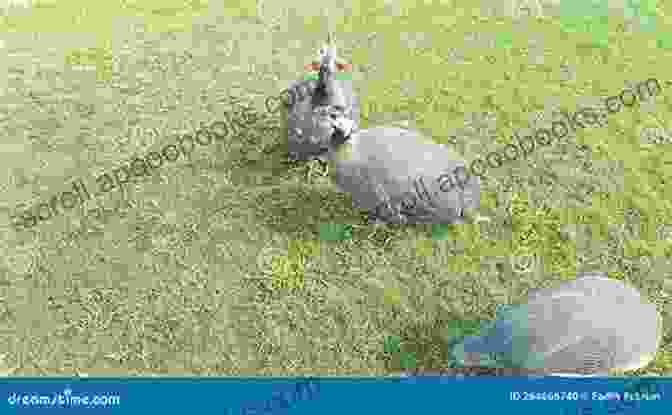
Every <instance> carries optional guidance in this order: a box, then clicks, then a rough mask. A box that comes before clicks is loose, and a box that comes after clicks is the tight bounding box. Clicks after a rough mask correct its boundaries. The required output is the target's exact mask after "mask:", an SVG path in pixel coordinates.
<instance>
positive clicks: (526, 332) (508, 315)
mask: <svg viewBox="0 0 672 415" xmlns="http://www.w3.org/2000/svg"><path fill="white" fill-rule="evenodd" d="M661 336H662V319H661V315H660V314H659V313H658V311H657V310H656V306H655V305H654V304H652V303H648V302H647V301H646V300H645V299H644V298H642V296H641V295H640V294H639V292H638V291H637V290H636V289H635V288H633V287H631V286H629V285H627V284H625V283H624V282H622V281H619V280H616V279H611V278H608V277H607V276H606V275H605V274H604V273H601V272H593V273H583V274H579V276H578V277H577V278H576V279H574V280H572V281H566V282H563V283H560V284H557V285H556V286H554V287H551V288H544V289H541V290H535V291H533V292H531V293H530V294H529V295H528V301H527V302H526V303H524V304H521V305H517V306H512V307H511V308H510V309H509V310H508V311H507V312H505V313H503V314H502V315H501V316H499V317H498V318H497V319H496V320H495V321H494V322H493V323H492V324H490V325H489V326H488V327H486V328H485V329H483V331H482V332H481V333H480V334H479V335H476V336H469V337H466V338H465V339H464V340H463V341H462V342H461V343H459V344H458V345H457V346H455V348H454V349H453V356H454V357H455V359H456V361H457V362H459V364H460V365H462V366H471V367H500V368H516V369H525V370H530V371H534V372H540V373H544V374H550V375H560V376H586V375H593V376H595V375H597V376H605V375H607V374H608V373H609V372H612V371H628V370H635V369H639V368H642V367H644V366H646V365H647V364H648V363H650V362H651V361H652V360H653V359H654V357H655V354H656V351H657V350H658V348H659V346H660V342H661Z"/></svg>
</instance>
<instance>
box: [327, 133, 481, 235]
mask: <svg viewBox="0 0 672 415" xmlns="http://www.w3.org/2000/svg"><path fill="white" fill-rule="evenodd" d="M336 124H337V125H338V122H337V123H336ZM343 124H347V120H344V121H343ZM337 129H340V130H343V128H341V127H337ZM345 129H346V130H348V129H347V127H346V128H345ZM353 130H354V129H352V128H350V129H349V131H352V132H351V133H347V132H346V133H341V134H336V135H334V142H333V145H332V149H331V151H330V152H329V160H330V167H329V171H330V174H331V176H332V178H333V180H334V182H335V183H336V185H337V187H339V188H340V189H341V190H342V191H344V192H347V193H350V194H351V195H352V199H353V202H354V203H355V205H356V206H357V207H359V208H361V209H364V210H366V211H368V212H369V214H370V215H371V216H372V218H373V219H374V220H375V221H376V222H378V223H393V224H420V223H432V224H451V223H462V222H465V219H471V218H473V217H474V216H475V215H474V213H475V212H476V211H477V209H478V208H479V205H480V181H479V179H478V177H477V176H471V177H468V180H466V183H464V185H463V186H454V187H452V189H451V188H450V186H448V185H446V182H445V181H443V179H442V177H443V178H445V177H446V175H447V174H448V173H451V172H453V171H455V170H456V169H458V168H459V167H462V168H464V169H466V168H467V166H466V163H465V161H464V160H463V159H462V158H461V157H460V156H459V155H458V154H457V153H455V152H454V151H452V150H451V149H450V148H448V147H447V146H444V145H442V144H437V143H434V142H433V141H431V140H429V139H428V138H426V137H425V136H423V135H422V134H421V133H420V132H419V131H417V130H413V129H408V128H402V127H392V126H378V127H374V128H369V129H365V130H359V131H353ZM458 171H459V170H458ZM464 181H465V180H464V179H463V182H464ZM485 219H487V218H485Z"/></svg>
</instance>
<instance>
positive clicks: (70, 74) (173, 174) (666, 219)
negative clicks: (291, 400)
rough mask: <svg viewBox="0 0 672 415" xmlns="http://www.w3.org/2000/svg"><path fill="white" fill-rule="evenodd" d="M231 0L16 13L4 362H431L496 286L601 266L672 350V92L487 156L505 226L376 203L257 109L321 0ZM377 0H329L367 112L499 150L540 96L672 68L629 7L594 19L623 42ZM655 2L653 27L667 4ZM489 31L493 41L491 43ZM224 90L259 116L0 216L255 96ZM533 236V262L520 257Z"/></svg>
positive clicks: (236, 367) (99, 371)
mask: <svg viewBox="0 0 672 415" xmlns="http://www.w3.org/2000/svg"><path fill="white" fill-rule="evenodd" d="M238 3H239V4H238ZM238 3H230V2H226V4H225V5H224V2H210V3H205V2H189V3H187V2H178V1H174V2H168V1H160V2H159V1H155V2H145V1H143V2H139V1H138V2H134V3H132V4H131V3H129V4H128V5H127V6H126V7H121V3H115V2H103V3H101V4H100V5H99V4H96V5H95V7H94V6H92V3H90V2H88V3H87V2H79V1H74V0H73V1H69V2H68V1H64V2H58V3H55V5H52V6H49V5H47V4H46V3H45V5H44V6H39V7H35V8H33V9H31V10H30V11H25V12H12V14H10V15H9V16H7V17H3V20H1V21H0V28H2V29H3V31H2V32H3V33H12V35H11V36H10V35H7V38H6V40H5V50H7V51H11V52H12V54H11V55H10V54H8V55H7V56H8V57H7V62H6V65H7V67H8V71H7V72H8V74H10V75H12V76H17V77H19V78H20V79H21V82H14V81H13V82H12V83H7V85H3V88H5V89H6V92H5V95H3V96H0V100H2V102H0V104H2V105H3V106H4V107H5V108H7V110H6V111H7V114H6V116H5V117H6V118H3V119H2V120H1V121H0V126H1V127H2V128H3V133H4V136H5V137H6V139H4V140H3V142H2V143H0V150H1V151H0V158H1V160H2V163H3V167H4V166H6V169H7V171H8V172H9V174H8V175H6V176H4V178H3V182H2V196H1V197H0V201H1V202H2V206H1V208H2V212H3V214H2V216H0V217H2V226H0V234H1V235H2V238H1V239H0V240H1V241H2V242H1V244H0V250H1V251H2V253H3V257H2V258H3V259H4V262H3V263H0V265H1V266H0V333H2V334H1V335H0V355H3V356H4V360H3V363H2V364H3V366H2V368H0V369H1V371H2V373H5V372H7V373H13V374H18V375H44V374H48V375H67V374H73V373H86V374H89V375H92V376H95V375H108V376H114V375H138V374H157V375H298V374H305V375H310V374H313V375H337V374H338V375H346V374H347V375H374V374H375V375H380V374H385V373H390V372H397V371H400V370H414V369H415V370H419V371H428V372H431V371H437V370H441V369H443V368H446V367H448V366H449V365H450V362H449V353H448V351H449V348H450V344H451V342H452V341H454V338H455V336H456V334H455V333H456V332H458V331H460V330H463V329H464V328H460V329H459V330H458V329H456V328H455V327H456V324H457V325H459V324H458V323H456V322H469V321H479V322H480V321H488V320H491V319H492V318H494V317H495V315H496V313H497V308H498V305H502V304H515V303H517V302H519V301H522V300H523V299H524V298H525V295H526V293H527V291H528V290H529V289H532V288H536V287H539V286H548V285H551V284H553V283H555V282H557V281H560V280H563V279H567V278H571V277H573V276H574V275H575V273H576V271H577V270H585V269H600V270H604V271H606V272H609V274H610V275H612V276H613V277H615V278H620V279H624V280H627V281H628V282H630V283H631V284H633V285H635V286H637V287H638V288H640V289H641V290H642V292H643V293H644V294H645V295H646V296H647V297H649V298H651V299H652V300H653V301H654V302H656V304H657V305H658V307H659V309H660V310H661V312H662V313H663V316H664V321H665V337H664V339H665V340H664V343H665V344H664V345H663V347H662V348H661V350H660V353H659V354H658V356H657V359H656V360H655V362H654V363H653V364H651V365H650V366H649V367H647V368H645V369H644V370H642V371H639V372H636V373H635V374H642V373H647V372H648V373H651V372H655V373H658V374H671V373H672V348H671V347H672V346H670V344H669V340H670V329H669V327H671V326H672V318H671V317H670V311H671V305H670V301H671V300H670V298H671V297H672V290H670V288H669V285H670V284H669V281H670V270H671V269H672V267H670V264H671V261H670V256H671V254H672V249H671V245H670V241H671V240H664V239H663V238H661V237H660V235H658V233H660V232H659V230H660V229H662V226H663V225H667V226H668V229H672V205H671V203H670V202H671V200H670V197H669V195H670V194H671V193H670V192H671V190H672V189H671V188H670V170H669V168H668V167H669V164H666V163H670V162H671V161H672V159H670V156H669V155H670V154H672V153H670V151H669V150H670V149H671V145H672V144H669V141H666V142H665V143H663V144H653V143H650V142H649V141H648V139H647V138H645V137H642V135H641V134H640V131H641V130H642V129H643V128H648V127H662V128H664V129H667V130H668V131H669V130H670V128H671V127H672V126H670V125H668V123H667V121H665V120H667V119H669V118H670V111H671V110H672V102H671V101H670V99H671V97H672V95H670V92H669V90H667V89H665V90H664V92H663V94H662V95H661V96H659V97H657V98H655V100H654V102H651V103H648V104H647V105H646V106H644V107H636V108H634V109H624V110H622V111H620V112H618V113H616V114H612V115H610V116H609V125H608V126H607V127H605V128H592V129H589V130H585V131H583V132H580V133H578V134H577V136H576V138H570V139H568V140H567V142H566V143H559V144H554V145H552V146H550V147H547V148H543V149H538V150H536V151H535V152H534V154H532V155H531V156H530V157H529V158H528V159H527V160H523V161H519V162H513V163H509V164H507V165H506V166H503V167H501V168H499V169H494V170H491V171H490V172H489V173H488V177H487V180H485V181H484V183H483V194H482V210H483V212H484V213H485V214H488V215H489V216H491V217H492V218H493V221H492V223H490V224H487V223H480V224H478V225H461V226H448V227H425V226H417V227H414V226H409V227H404V226H369V225H367V224H366V222H365V220H364V215H363V212H360V211H358V210H357V209H354V208H353V207H352V201H351V200H350V198H349V197H348V196H347V195H344V194H341V193H339V192H337V191H336V190H335V189H334V187H333V186H332V185H331V184H330V183H329V181H328V178H326V177H324V175H320V174H314V172H313V170H314V169H313V166H309V165H306V164H292V163H287V162H286V160H285V152H284V150H283V137H282V134H281V133H279V132H278V129H277V125H278V123H279V120H278V119H277V116H274V115H269V114H265V112H264V110H263V105H264V103H263V99H264V97H265V96H267V95H270V94H276V93H278V92H279V91H280V90H282V89H284V88H286V87H287V86H288V85H289V84H290V83H291V82H293V81H294V80H296V79H299V78H301V77H302V76H303V75H304V74H305V69H304V65H305V64H306V63H309V62H310V61H311V60H312V58H313V57H314V56H315V52H316V50H317V48H318V47H319V46H320V45H321V43H322V41H323V39H324V36H325V28H324V27H323V25H321V24H320V21H321V20H320V19H319V16H321V11H322V10H321V5H318V4H312V3H310V2H307V3H306V5H305V7H302V8H300V9H299V8H294V9H293V10H294V11H290V10H288V9H287V7H288V6H285V5H279V4H276V3H268V2H265V4H264V9H263V15H261V16H259V15H257V13H258V8H257V6H256V3H254V2H251V1H240V2H238ZM360 3H361V2H352V3H347V4H346V5H345V6H339V7H333V8H330V13H331V15H332V16H333V17H334V22H333V23H334V26H333V27H334V28H335V30H336V32H337V40H338V41H339V42H340V44H341V45H343V47H342V48H341V49H339V50H341V51H342V53H343V55H344V57H345V60H347V61H349V62H352V63H353V64H354V70H353V80H354V84H355V85H356V86H357V87H358V88H359V89H360V90H361V91H362V104H363V108H362V117H363V124H364V126H365V127H367V126H370V125H376V124H378V123H380V122H382V121H380V120H399V119H411V120H413V122H414V123H415V124H417V126H418V128H420V129H421V130H423V131H424V132H425V133H426V134H428V135H431V136H432V137H433V138H434V139H435V140H437V141H441V142H445V143H449V142H451V141H449V140H452V144H450V145H452V146H454V147H455V148H456V149H457V150H458V151H460V152H461V153H463V154H464V155H465V157H466V158H467V159H468V160H472V159H473V158H475V157H478V156H484V155H486V154H487V153H488V152H490V151H494V150H497V149H500V148H502V146H503V145H504V144H505V143H507V142H508V141H509V140H510V139H509V137H510V136H511V134H512V133H513V132H514V131H519V130H521V129H524V128H528V127H530V125H531V123H532V121H533V119H534V113H535V112H536V111H540V110H543V109H544V108H548V107H549V106H550V105H551V104H555V105H557V106H559V107H561V108H564V109H566V110H567V111H569V112H574V111H575V109H576V108H578V107H580V106H581V105H585V104H586V102H587V100H589V99H590V97H595V96H599V95H615V94H618V93H619V92H620V91H621V90H622V89H623V88H624V87H625V85H626V83H627V82H628V81H635V82H638V81H641V80H644V79H647V78H651V77H655V78H657V79H660V80H661V81H662V82H664V81H667V80H668V79H667V78H666V74H667V71H666V68H668V67H669V66H670V64H671V63H672V56H671V55H670V53H669V52H668V51H666V50H661V49H656V48H655V41H656V39H655V38H652V34H651V33H650V32H633V33H624V32H623V29H622V26H621V25H622V24H623V23H624V22H625V19H624V16H623V15H620V16H619V15H617V14H614V12H613V11H611V12H610V13H612V14H611V15H609V23H608V24H607V25H606V26H604V25H603V26H602V27H601V28H600V29H599V30H600V31H601V33H602V39H606V40H607V41H608V42H607V43H602V44H601V47H594V46H591V45H592V43H591V42H594V39H593V37H592V33H588V32H586V30H585V29H581V30H578V31H576V32H571V33H567V32H566V31H564V30H563V25H564V23H563V22H562V21H561V20H560V19H556V18H554V17H547V18H545V19H524V20H523V21H518V22H517V21H513V20H511V18H508V17H504V16H499V17H498V16H496V17H494V18H487V17H484V16H482V15H481V14H480V11H479V8H478V5H477V4H475V3H473V2H467V1H464V2H462V1H460V2H454V1H444V2H440V3H439V2H434V3H423V2H415V1H400V2H395V3H394V5H392V6H384V5H383V4H382V2H364V4H360ZM650 4H652V3H649V5H650ZM238 6H241V7H238ZM446 8H450V10H451V13H445V10H446ZM82 10H86V13H87V14H86V16H87V17H86V19H82V18H80V21H81V22H82V23H81V24H77V25H75V24H73V22H76V21H77V16H78V15H80V14H81V11H82ZM295 10H301V12H300V13H301V15H298V16H297V15H296V12H295ZM647 10H649V11H654V12H656V13H659V14H656V24H657V25H658V26H660V25H662V24H663V22H664V21H665V20H664V19H665V18H664V16H663V15H664V12H665V11H667V10H669V7H668V6H666V4H664V3H660V2H659V3H658V4H657V5H656V7H655V8H654V9H651V7H650V6H649V8H648V9H647ZM139 24H140V25H143V26H144V29H145V31H146V33H144V34H140V33H139V32H134V31H133V30H132V29H133V28H134V27H136V26H137V25H139ZM475 28H477V30H478V33H479V36H480V37H481V38H482V39H486V40H487V39H491V40H492V41H493V42H486V41H480V40H478V39H477V40H473V39H472V38H473V36H471V34H473V32H474V31H475ZM36 30H39V31H40V32H41V33H45V37H44V38H43V39H41V40H39V41H35V40H34V39H33V35H32V34H31V33H32V32H33V31H36ZM591 31H592V29H591ZM68 33H71V34H73V36H69V35H68ZM3 39H4V38H3ZM470 39H471V40H470ZM530 39H534V40H537V41H538V42H540V46H539V45H537V47H536V48H534V47H532V45H528V43H527V42H528V41H529V40H530ZM45 45H46V46H45ZM157 45H161V46H160V47H159V46H157ZM503 46H504V47H503ZM598 46H600V45H598ZM49 47H52V48H53V50H52V52H53V53H52V52H49V51H48V48H49ZM274 49H276V50H277V51H276V52H273V50H274ZM152 54H156V55H157V56H158V57H157V56H152ZM542 58H543V59H542ZM34 63H39V65H36V64H34ZM562 65H566V67H567V68H568V69H566V70H564V69H562ZM80 66H86V67H91V68H94V69H95V71H92V72H95V73H89V72H87V71H84V70H80V68H79V67H80ZM36 68H39V69H40V71H41V72H40V71H38V70H37V69H36ZM566 71H570V72H572V73H573V74H572V76H567V74H566ZM3 74H4V73H3ZM3 76H4V75H3ZM275 78H277V79H275ZM10 85H11V86H12V87H16V88H19V91H18V92H15V91H13V90H10V89H7V86H10ZM29 92H30V94H29ZM94 92H95V93H94ZM228 96H233V97H240V98H241V99H242V100H243V101H245V102H249V104H250V106H251V108H252V110H251V111H255V112H256V114H257V118H258V120H257V122H256V123H254V125H253V126H251V127H250V128H249V129H248V130H246V131H245V132H244V133H241V134H239V135H237V136H235V137H234V136H232V137H231V138H230V139H229V140H227V141H226V142H225V143H221V144H213V145H211V146H209V147H201V148H198V149H197V150H196V151H194V153H193V155H192V157H191V159H190V160H188V161H180V162H176V163H174V164H170V165H167V166H164V167H162V168H160V169H157V173H156V174H155V175H154V176H153V177H152V178H149V179H147V180H144V181H142V182H140V183H137V184H132V185H128V186H127V189H126V190H125V191H124V192H117V193H113V194H110V195H107V196H104V197H102V198H101V199H100V200H95V201H94V200H92V201H90V202H88V204H87V205H86V206H85V207H84V208H83V209H81V210H80V209H74V210H73V211H72V212H70V213H68V214H65V215H62V216H60V217H58V218H56V219H54V220H52V221H51V222H49V223H44V224H41V225H38V227H36V228H35V229H34V230H33V231H30V232H24V233H19V232H15V231H14V230H13V229H12V228H11V226H10V225H9V219H5V218H8V215H9V214H10V213H13V212H14V211H15V210H16V206H17V205H20V204H21V203H22V202H28V201H30V200H32V199H33V198H48V197H49V196H50V195H52V194H56V193H57V192H59V191H61V190H62V189H63V188H64V187H65V183H66V182H67V181H68V180H70V179H71V178H75V177H83V178H87V179H88V180H92V178H93V176H92V175H94V174H99V173H101V172H102V171H110V170H111V169H113V168H114V167H115V166H116V165H118V164H119V163H122V162H125V161H126V160H128V159H129V158H131V157H133V156H134V155H136V154H145V153H146V152H147V151H149V150H150V149H153V148H156V147H161V146H163V145H164V143H168V142H172V140H171V139H170V135H171V134H172V133H174V132H175V131H183V132H186V131H190V130H193V128H195V127H197V126H198V125H199V124H200V123H205V124H207V123H210V122H211V121H213V120H224V115H223V114H224V113H225V112H227V111H229V112H240V111H234V109H233V108H232V107H233V106H232V105H231V104H227V103H224V102H223V101H226V100H227V99H228V98H227V97H228ZM486 113H489V114H490V115H491V118H488V117H486V116H485V115H487V114H486ZM237 116H239V115H237ZM153 129H156V130H157V131H159V135H158V136H156V135H153V134H152V133H151V132H150V131H152V130H153ZM24 132H25V133H24ZM129 132H130V133H129ZM451 136H454V137H455V138H454V139H451V138H450V137H451ZM584 145H585V146H587V147H586V148H587V149H588V150H586V148H583V147H582V146H584ZM96 206H100V207H101V209H99V210H94V208H95V207H96ZM103 208H104V209H103ZM524 256H525V258H534V259H535V260H534V261H532V262H531V263H529V264H527V265H529V267H527V268H526V269H524V270H523V269H521V268H520V267H519V266H518V265H519V264H518V263H519V262H520V258H518V257H521V258H522V257H524ZM516 264H518V265H516ZM530 267H531V268H530ZM666 290H667V291H666ZM460 324H461V323H460ZM479 324H480V323H479ZM466 325H467V326H469V324H466ZM472 329H475V327H471V326H469V327H467V328H466V329H464V330H467V331H468V330H472ZM456 330H457V331H456ZM460 333H462V332H460ZM386 339H391V340H386Z"/></svg>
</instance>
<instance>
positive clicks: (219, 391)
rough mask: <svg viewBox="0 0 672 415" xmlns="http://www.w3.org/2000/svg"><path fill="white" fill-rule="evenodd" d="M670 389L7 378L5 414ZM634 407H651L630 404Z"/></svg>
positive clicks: (573, 382) (527, 401) (378, 408)
mask: <svg viewBox="0 0 672 415" xmlns="http://www.w3.org/2000/svg"><path fill="white" fill-rule="evenodd" d="M671 383H672V378H658V377H654V378H609V379H604V378H560V377H546V378H524V377H518V378H507V377H467V378H462V379H459V378H455V377H408V378H395V379H390V378H388V379H375V378H365V379H324V378H314V379H292V378H283V379H278V378H275V379H273V378H270V379H212V378H210V379H207V378H203V379H185V378H182V379H169V378H145V379H121V378H117V379H109V378H107V379H105V378H98V379H92V378H91V379H88V378H85V379H57V378H51V379H30V378H5V380H3V381H2V382H1V383H0V398H2V402H1V403H0V413H2V414H14V413H21V414H33V413H41V414H44V413H47V411H46V409H52V410H53V409H59V408H60V409H61V411H60V413H62V412H64V411H63V409H66V410H67V413H68V414H71V413H87V414H91V413H97V414H98V413H112V412H114V413H115V414H120V413H124V414H143V415H147V414H155V413H156V414H162V415H165V414H180V415H183V414H199V415H201V414H222V415H238V414H240V415H248V414H281V413H282V414H284V413H291V414H296V415H299V414H306V415H308V414H310V415H315V414H321V415H328V414H339V415H343V414H413V413H428V412H432V413H446V414H461V413H469V414H500V413H512V414H517V415H525V414H530V415H531V414H540V413H543V414H549V415H550V414H558V415H560V414H562V415H574V414H576V415H580V414H585V413H591V414H593V415H597V414H605V415H606V414H609V415H620V414H632V415H636V414H637V415H639V414H664V413H672V412H671V410H672V404H671V403H670V399H669V398H668V396H667V391H668V390H669V389H670V387H669V385H670V384H671ZM625 392H627V393H628V394H627V395H626V393H625ZM637 393H639V395H637ZM636 397H639V398H645V397H648V398H650V399H652V400H639V401H637V400H631V399H632V398H636ZM619 398H620V399H619ZM557 399H563V400H557ZM626 399H628V400H626ZM94 402H95V403H94Z"/></svg>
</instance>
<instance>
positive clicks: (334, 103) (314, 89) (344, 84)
mask: <svg viewBox="0 0 672 415" xmlns="http://www.w3.org/2000/svg"><path fill="white" fill-rule="evenodd" d="M307 68H308V69H311V70H312V71H314V72H312V73H311V75H310V76H309V77H308V78H307V79H303V80H301V81H299V82H297V83H295V84H294V85H293V86H292V87H291V88H290V89H289V99H288V108H287V109H286V118H285V119H286V123H287V124H286V125H287V142H288V153H289V158H290V159H292V160H303V161H306V160H313V159H316V158H319V159H322V160H325V157H324V154H325V152H326V151H327V149H328V147H329V140H330V139H331V135H332V134H333V133H334V128H333V125H332V123H331V120H332V119H334V118H336V117H346V118H348V119H350V120H352V121H353V122H354V126H355V128H356V126H357V125H358V124H359V120H360V105H359V97H358V96H357V94H356V92H355V90H354V88H353V84H352V79H351V77H350V72H349V69H350V65H348V64H345V63H343V62H341V61H340V60H339V58H338V54H337V48H336V45H335V42H334V41H333V39H332V36H331V33H330V34H329V35H328V38H327V43H326V44H325V45H324V46H323V47H322V48H321V49H320V51H319V56H318V60H317V61H314V62H312V63H311V64H309V65H307Z"/></svg>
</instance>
